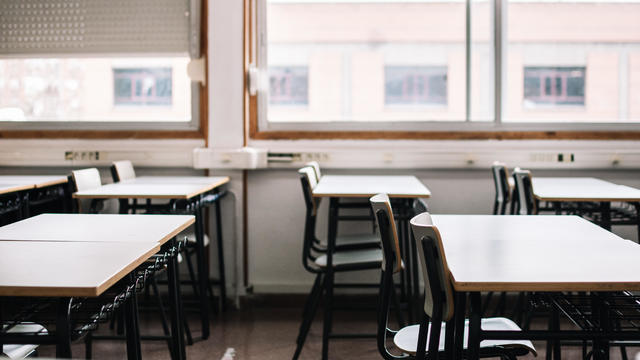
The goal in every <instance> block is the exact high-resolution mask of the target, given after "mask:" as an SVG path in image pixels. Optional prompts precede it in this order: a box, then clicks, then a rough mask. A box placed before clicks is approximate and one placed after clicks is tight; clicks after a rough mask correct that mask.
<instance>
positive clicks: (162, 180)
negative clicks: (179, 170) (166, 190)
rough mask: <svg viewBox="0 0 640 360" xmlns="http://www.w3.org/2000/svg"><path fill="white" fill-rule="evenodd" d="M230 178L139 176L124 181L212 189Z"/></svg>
mask: <svg viewBox="0 0 640 360" xmlns="http://www.w3.org/2000/svg"><path fill="white" fill-rule="evenodd" d="M229 180H230V179H229V177H228V176H138V177H135V178H133V179H131V180H126V181H124V182H125V183H130V184H194V185H209V186H211V189H214V188H217V187H219V186H222V185H224V184H226V183H228V182H229Z"/></svg>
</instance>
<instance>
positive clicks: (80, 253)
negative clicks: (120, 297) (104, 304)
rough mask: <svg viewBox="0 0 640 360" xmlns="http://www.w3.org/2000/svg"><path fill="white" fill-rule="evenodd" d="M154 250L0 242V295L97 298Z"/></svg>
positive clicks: (148, 246) (134, 246) (142, 245)
mask: <svg viewBox="0 0 640 360" xmlns="http://www.w3.org/2000/svg"><path fill="white" fill-rule="evenodd" d="M158 250H160V244H158V243H149V242H147V243H81V242H33V241H0V253H1V254H3V259H2V261H0V296H81V297H93V296H98V295H100V294H102V293H103V292H104V291H105V290H107V289H108V288H109V287H111V286H112V285H113V284H115V283H116V282H117V281H119V280H120V279H122V278H123V277H124V276H125V275H127V274H128V273H130V272H131V271H132V270H133V269H135V268H136V267H137V266H139V265H140V264H142V263H143V262H144V261H145V260H147V259H148V258H149V257H150V256H151V255H153V254H155V253H156V252H158Z"/></svg>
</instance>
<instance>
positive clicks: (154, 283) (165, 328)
mask: <svg viewBox="0 0 640 360" xmlns="http://www.w3.org/2000/svg"><path fill="white" fill-rule="evenodd" d="M151 288H152V290H153V296H155V298H156V301H157V302H158V307H159V308H160V321H161V323H162V332H163V333H164V334H165V335H169V334H170V331H169V325H168V323H167V315H166V313H165V312H164V304H163V303H162V297H161V296H160V292H159V291H158V281H157V279H156V277H155V276H153V277H151ZM167 346H169V354H171V353H172V349H171V339H168V340H167Z"/></svg>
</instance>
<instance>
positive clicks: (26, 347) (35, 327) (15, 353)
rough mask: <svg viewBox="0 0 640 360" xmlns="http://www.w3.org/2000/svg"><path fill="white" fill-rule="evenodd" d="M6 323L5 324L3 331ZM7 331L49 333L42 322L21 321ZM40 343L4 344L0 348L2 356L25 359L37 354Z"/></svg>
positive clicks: (0, 355)
mask: <svg viewBox="0 0 640 360" xmlns="http://www.w3.org/2000/svg"><path fill="white" fill-rule="evenodd" d="M5 328H6V325H4V328H3V331H4V330H5ZM7 333H9V334H11V333H14V334H15V333H27V334H39V335H44V334H47V329H45V328H44V326H42V325H40V324H34V323H20V324H17V325H14V326H12V327H11V328H10V329H9V330H7ZM38 346H39V345H35V344H4V345H2V347H0V349H1V350H2V351H0V357H5V356H6V357H7V358H9V359H25V358H28V357H33V356H34V355H36V354H37V348H38Z"/></svg>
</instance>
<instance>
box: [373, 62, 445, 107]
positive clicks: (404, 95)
mask: <svg viewBox="0 0 640 360" xmlns="http://www.w3.org/2000/svg"><path fill="white" fill-rule="evenodd" d="M384 76H385V104H387V105H420V104H423V105H429V104H434V105H446V104H447V68H446V66H385V69H384Z"/></svg>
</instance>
